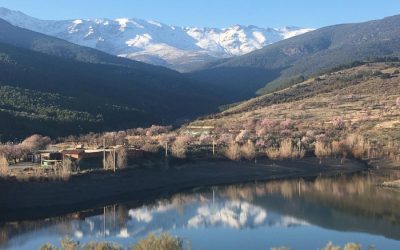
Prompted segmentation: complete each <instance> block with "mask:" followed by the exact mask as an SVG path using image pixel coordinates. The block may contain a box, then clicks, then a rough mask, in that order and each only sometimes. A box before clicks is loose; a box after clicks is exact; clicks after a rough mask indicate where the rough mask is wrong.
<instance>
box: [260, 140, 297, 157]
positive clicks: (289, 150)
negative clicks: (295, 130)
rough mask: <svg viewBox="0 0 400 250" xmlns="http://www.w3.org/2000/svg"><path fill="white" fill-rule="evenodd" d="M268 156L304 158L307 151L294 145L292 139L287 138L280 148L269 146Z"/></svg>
mask: <svg viewBox="0 0 400 250" xmlns="http://www.w3.org/2000/svg"><path fill="white" fill-rule="evenodd" d="M266 153H267V156H268V158H270V159H278V158H280V159H290V158H299V157H300V158H303V157H304V155H305V151H304V150H303V149H301V148H300V145H299V147H294V146H293V142H292V139H290V138H287V139H285V140H283V141H282V142H281V144H280V146H279V148H276V147H271V148H268V149H267V151H266Z"/></svg>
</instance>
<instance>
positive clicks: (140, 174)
mask: <svg viewBox="0 0 400 250" xmlns="http://www.w3.org/2000/svg"><path fill="white" fill-rule="evenodd" d="M368 168H370V166H368V165H367V164H366V163H364V162H360V161H356V160H346V162H345V163H344V164H343V165H341V164H340V159H332V158H330V159H324V161H323V163H322V164H321V165H320V164H319V159H317V158H314V157H306V158H303V159H295V160H282V161H272V160H268V159H264V158H263V159H260V160H259V161H258V163H257V164H255V163H254V162H252V161H240V162H233V161H228V160H218V159H217V160H198V161H196V162H193V163H184V164H179V165H171V166H169V168H167V169H166V168H137V169H126V170H121V171H117V172H116V173H113V172H95V173H90V174H86V175H81V176H72V177H71V178H70V180H68V181H26V182H19V181H15V180H12V181H4V180H3V181H0V190H5V193H4V192H2V193H3V194H2V195H1V197H0V221H16V220H25V219H38V218H48V217H54V216H60V215H64V214H67V213H72V212H76V211H81V210H87V209H92V208H95V207H101V206H106V205H109V204H115V203H120V202H127V201H133V202H134V203H135V204H138V205H140V204H141V203H143V202H146V201H149V200H153V199H157V198H162V197H165V196H167V195H171V194H174V193H178V192H183V191H188V190H191V189H195V188H201V187H210V186H217V185H221V186H223V185H231V184H242V183H251V182H257V181H270V180H280V179H293V178H307V179H308V178H310V179H313V178H317V177H319V176H325V177H327V176H337V175H342V174H352V173H356V172H360V171H363V170H366V169H368Z"/></svg>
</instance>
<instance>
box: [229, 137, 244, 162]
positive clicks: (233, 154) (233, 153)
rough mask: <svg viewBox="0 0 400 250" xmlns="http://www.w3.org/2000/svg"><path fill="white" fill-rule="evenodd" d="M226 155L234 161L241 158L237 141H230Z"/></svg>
mask: <svg viewBox="0 0 400 250" xmlns="http://www.w3.org/2000/svg"><path fill="white" fill-rule="evenodd" d="M225 156H226V157H227V158H228V159H230V160H232V161H237V160H240V158H241V154H240V147H239V145H238V144H237V143H236V142H235V141H233V140H232V141H230V142H229V143H228V147H227V149H226V150H225Z"/></svg>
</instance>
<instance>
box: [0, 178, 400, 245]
mask: <svg viewBox="0 0 400 250" xmlns="http://www.w3.org/2000/svg"><path fill="white" fill-rule="evenodd" d="M379 182H381V177H378V176H374V175H370V174H366V175H362V176H353V177H340V178H335V179H317V180H315V181H304V180H291V181H275V182H267V183H257V184H247V185H234V186H228V187H218V188H210V189H205V190H201V191H196V192H192V193H186V194H177V195H174V196H173V197H171V198H169V199H162V200H158V201H155V202H154V203H152V204H147V205H143V206H142V207H136V208H134V207H130V206H129V203H127V204H118V205H111V206H107V207H104V208H101V209H94V210H90V211H84V212H79V213H74V214H70V215H67V216H64V217H61V218H51V219H47V220H41V221H21V222H12V223H4V224H2V225H0V226H1V231H0V232H1V233H0V240H1V245H0V248H3V249H8V248H11V249H36V248H37V247H38V246H40V245H41V244H43V243H46V242H50V243H53V244H56V245H58V244H59V243H58V242H59V240H60V238H62V237H64V236H69V237H71V238H73V239H76V240H78V241H80V242H82V243H84V242H88V241H91V240H104V239H106V240H110V241H115V242H118V243H120V244H123V245H126V246H128V245H129V244H132V243H134V242H135V241H137V240H138V239H140V238H142V237H144V236H146V235H147V234H148V233H150V232H155V233H158V232H163V231H168V232H170V233H172V234H175V235H178V236H181V237H184V238H185V239H188V240H189V241H190V242H191V245H192V247H193V248H194V249H225V248H230V249H243V247H244V246H243V245H241V242H243V241H246V242H247V245H245V246H246V249H267V248H268V247H271V246H274V245H275V246H279V245H292V246H296V247H297V248H299V249H303V248H307V249H317V248H318V247H321V246H323V245H324V244H325V243H326V242H327V241H329V240H335V241H336V242H338V243H341V242H346V241H359V242H361V243H362V244H363V245H364V246H367V245H369V244H375V245H376V246H377V247H378V249H400V242H399V241H398V240H400V211H399V209H398V206H399V204H400V203H399V202H400V195H399V192H398V191H396V190H391V189H383V188H379V187H377V186H376V183H379ZM332 229H334V231H333V230H332ZM316 234H317V235H318V239H314V240H312V241H311V240H307V237H311V236H313V238H315V237H314V236H315V235H316ZM300 236H301V237H300ZM382 236H384V237H382ZM296 237H297V238H296ZM299 237H300V238H299ZM204 239H207V240H206V241H205V240H204ZM300 239H301V240H300Z"/></svg>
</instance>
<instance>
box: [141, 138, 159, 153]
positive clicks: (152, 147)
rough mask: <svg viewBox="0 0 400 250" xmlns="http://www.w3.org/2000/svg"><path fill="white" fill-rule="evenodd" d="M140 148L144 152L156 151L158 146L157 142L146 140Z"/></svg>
mask: <svg viewBox="0 0 400 250" xmlns="http://www.w3.org/2000/svg"><path fill="white" fill-rule="evenodd" d="M141 149H142V150H143V151H146V152H150V153H157V152H158V150H159V149H160V147H159V145H158V144H155V143H152V142H150V141H146V142H145V143H144V145H143V146H142V147H141Z"/></svg>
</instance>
